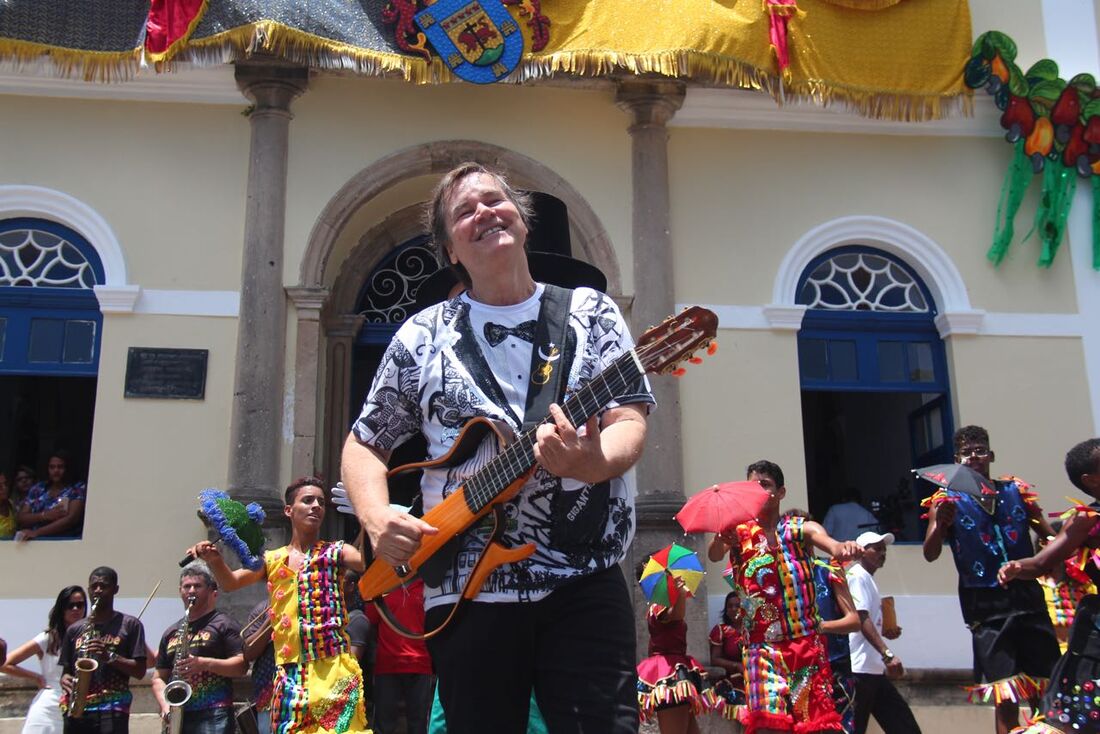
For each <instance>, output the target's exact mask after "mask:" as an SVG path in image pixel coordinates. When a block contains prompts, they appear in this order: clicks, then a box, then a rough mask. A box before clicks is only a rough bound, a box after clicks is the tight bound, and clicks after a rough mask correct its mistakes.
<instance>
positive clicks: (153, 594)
mask: <svg viewBox="0 0 1100 734" xmlns="http://www.w3.org/2000/svg"><path fill="white" fill-rule="evenodd" d="M160 588H161V580H160V579H157V581H156V585H155V587H153V591H151V592H149V599H146V600H145V605H144V606H142V607H141V612H138V618H139V620H141V615H142V614H144V613H145V610H147V609H149V603H150V602H151V601H153V596H155V595H156V590H157V589H160Z"/></svg>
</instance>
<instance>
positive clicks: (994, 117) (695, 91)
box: [668, 87, 1004, 138]
mask: <svg viewBox="0 0 1100 734" xmlns="http://www.w3.org/2000/svg"><path fill="white" fill-rule="evenodd" d="M1000 114H1001V113H1000V111H999V110H998V109H997V107H996V105H994V104H993V98H992V97H991V96H990V95H987V94H986V93H985V92H980V93H978V94H975V95H974V116H973V117H963V116H962V115H956V116H953V117H950V118H947V119H945V120H929V121H927V122H897V121H892V120H875V119H872V118H869V117H862V116H860V115H858V114H856V113H855V112H850V111H847V110H845V109H844V106H843V104H837V105H834V106H832V107H822V106H820V105H815V104H812V103H810V102H792V103H788V104H785V105H782V106H781V105H778V104H776V102H775V100H774V99H772V98H771V97H770V96H768V95H767V94H763V93H761V92H754V91H751V90H745V89H720V88H702V87H690V88H689V89H688V90H687V96H686V97H685V98H684V105H683V106H682V107H681V108H680V109H679V110H678V111H677V112H676V116H675V117H673V118H672V120H671V121H670V122H669V124H668V126H669V127H683V128H719V129H727V130H730V129H732V130H769V131H771V130H786V131H799V132H810V133H843V134H859V135H921V136H933V137H966V138H969V137H978V138H995V137H999V136H1001V135H1003V134H1004V131H1003V130H1001V126H1000V122H999V120H1000Z"/></svg>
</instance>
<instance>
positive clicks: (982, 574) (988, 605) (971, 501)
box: [921, 476, 1053, 704]
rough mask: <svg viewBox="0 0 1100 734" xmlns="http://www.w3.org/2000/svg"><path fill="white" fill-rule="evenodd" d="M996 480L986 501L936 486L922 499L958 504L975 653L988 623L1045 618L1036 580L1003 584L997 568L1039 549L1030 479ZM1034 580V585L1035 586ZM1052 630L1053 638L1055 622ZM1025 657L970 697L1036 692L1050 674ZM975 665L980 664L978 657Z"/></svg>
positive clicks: (956, 548) (957, 539)
mask: <svg viewBox="0 0 1100 734" xmlns="http://www.w3.org/2000/svg"><path fill="white" fill-rule="evenodd" d="M994 485H995V486H996V488H997V491H996V494H995V495H992V494H991V495H990V497H989V498H988V503H987V504H988V507H987V506H983V502H981V501H979V500H978V499H976V498H975V497H972V496H971V495H968V494H964V493H962V492H956V491H953V490H947V489H939V490H937V491H936V492H935V493H934V494H933V495H932V496H931V497H928V498H926V499H925V500H924V501H923V502H922V503H921V505H922V506H923V507H925V508H926V509H928V510H931V509H932V508H934V507H935V506H937V505H938V504H940V503H943V502H951V503H953V504H954V505H955V510H956V515H955V522H954V523H953V525H952V526H951V531H950V533H949V535H948V536H947V539H948V542H949V544H950V546H951V551H952V555H953V557H954V560H955V568H956V570H957V571H958V574H959V602H960V605H961V606H962V613H963V621H965V622H966V624H967V626H968V627H969V628H970V630H971V634H972V635H973V636H974V640H975V641H974V644H975V656H976V657H977V655H978V650H979V647H980V646H981V645H984V644H985V643H982V642H979V637H978V635H979V634H983V632H982V630H983V628H985V627H988V626H989V625H990V624H992V625H994V626H995V625H996V624H998V623H1000V622H999V620H1001V619H1004V618H1007V617H1010V616H1014V615H1016V616H1019V615H1037V616H1040V617H1041V618H1043V619H1045V615H1046V607H1045V605H1044V604H1043V602H1042V593H1041V590H1039V589H1038V584H1035V582H1031V581H1013V582H1012V583H1011V584H1010V587H1009V588H1008V589H1005V588H1002V587H1001V586H1000V584H999V583H998V582H997V570H998V569H999V568H1000V567H1001V565H1002V564H1004V563H1007V562H1008V561H1014V560H1019V559H1023V558H1030V557H1031V556H1032V555H1034V553H1035V549H1034V547H1033V546H1032V544H1031V526H1030V520H1031V515H1032V512H1033V507H1034V506H1036V496H1035V494H1034V493H1033V492H1031V491H1029V490H1030V489H1031V485H1029V484H1027V483H1026V482H1024V481H1023V480H1022V479H1020V478H1018V477H1011V476H1006V477H1002V478H1001V479H999V480H998V481H996V482H995V483H994ZM989 507H991V508H992V509H989ZM1031 585H1034V586H1035V588H1034V589H1031V588H1030V586H1031ZM1025 587H1028V588H1025ZM1031 591H1034V594H1032V593H1030V592H1031ZM1025 604H1026V606H1023V605H1025ZM1033 607H1034V608H1033ZM1044 624H1045V622H1044ZM1050 633H1051V637H1052V639H1053V628H1051V630H1050ZM995 634H996V632H995V630H991V631H990V632H989V634H988V635H985V637H983V638H982V639H986V638H988V639H995V636H994V635H995ZM1052 657H1053V655H1052ZM1026 663H1027V661H1018V667H1017V670H1018V672H1016V673H1015V674H1013V675H1009V676H1005V677H1000V678H997V679H995V680H989V681H988V682H979V683H978V684H977V685H973V686H969V687H967V693H968V695H967V699H968V700H969V701H971V702H973V703H979V704H987V703H990V702H992V703H994V704H999V703H1001V702H1002V701H1011V702H1015V703H1019V702H1022V701H1029V700H1034V699H1036V698H1038V696H1039V695H1041V694H1042V691H1043V688H1044V687H1045V685H1046V680H1047V679H1046V677H1045V675H1042V676H1039V675H1031V674H1028V673H1027V672H1025V671H1021V670H1019V665H1022V664H1026ZM1049 664H1050V663H1049V662H1046V663H1044V665H1049ZM975 666H976V669H977V663H975ZM1040 667H1041V666H1040ZM989 677H994V676H989Z"/></svg>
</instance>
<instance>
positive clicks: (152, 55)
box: [145, 0, 207, 63]
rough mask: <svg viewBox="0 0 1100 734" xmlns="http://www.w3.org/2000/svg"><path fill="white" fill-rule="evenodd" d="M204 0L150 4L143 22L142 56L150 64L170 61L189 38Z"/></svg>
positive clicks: (154, 0) (163, 0)
mask: <svg viewBox="0 0 1100 734" xmlns="http://www.w3.org/2000/svg"><path fill="white" fill-rule="evenodd" d="M206 2H207V0H152V2H151V3H150V5H149V18H148V20H146V22H145V56H146V58H147V59H149V60H150V61H152V62H153V63H160V62H162V61H165V60H167V59H171V58H172V57H173V56H175V55H176V53H177V52H178V51H179V50H180V48H182V47H183V46H184V45H185V44H186V43H187V40H188V39H189V38H190V37H191V34H192V33H193V32H194V30H195V27H196V26H198V24H199V21H200V20H202V14H203V13H204V12H205V11H206Z"/></svg>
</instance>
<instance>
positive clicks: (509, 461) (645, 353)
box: [414, 341, 666, 557]
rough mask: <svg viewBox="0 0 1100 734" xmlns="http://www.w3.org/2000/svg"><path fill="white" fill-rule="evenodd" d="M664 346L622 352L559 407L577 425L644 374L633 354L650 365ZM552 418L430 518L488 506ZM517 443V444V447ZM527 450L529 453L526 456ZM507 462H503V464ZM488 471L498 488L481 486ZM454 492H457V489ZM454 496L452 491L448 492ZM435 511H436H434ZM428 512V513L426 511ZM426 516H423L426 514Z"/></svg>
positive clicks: (460, 516) (529, 461) (440, 521)
mask: <svg viewBox="0 0 1100 734" xmlns="http://www.w3.org/2000/svg"><path fill="white" fill-rule="evenodd" d="M665 348H666V347H665V346H664V345H662V344H661V343H660V342H659V341H658V342H649V343H646V344H642V345H640V346H635V347H634V348H633V349H632V350H628V351H626V352H624V353H623V354H621V355H620V356H619V357H618V358H616V359H615V361H613V362H612V363H611V364H610V365H609V366H608V368H607V369H606V370H603V371H602V372H600V374H598V375H596V376H595V377H593V378H592V379H591V380H590V381H589V382H588V383H587V384H585V385H584V387H582V388H581V389H579V390H577V391H576V392H574V393H573V394H572V395H570V396H569V397H568V398H567V399H566V400H565V401H564V403H563V404H562V410H563V411H564V412H565V414H566V416H567V417H568V418H569V420H570V422H572V423H573V424H574V425H577V423H578V422H579V418H580V417H581V416H582V415H583V416H585V418H584V419H585V420H587V419H588V418H589V417H591V416H592V415H595V414H596V412H598V411H599V409H600V408H601V407H603V406H604V405H606V404H607V403H608V402H610V401H611V400H612V399H613V398H614V393H615V392H618V391H619V390H622V389H625V388H626V387H627V386H628V385H629V383H630V381H632V380H638V379H640V378H641V377H643V376H644V375H645V372H639V371H638V369H637V364H635V363H634V358H633V357H636V358H637V360H638V361H639V362H641V363H642V365H643V366H644V367H647V371H648V367H649V366H650V365H648V364H647V362H648V360H649V358H650V357H652V356H654V355H655V354H657V353H660V352H662V351H664V350H665ZM626 364H630V365H631V367H632V369H631V370H630V373H626V372H624V370H623V368H624V366H626ZM611 377H616V378H617V383H618V384H621V387H618V388H614V387H613V386H612V385H611V384H609V380H610V378H611ZM598 390H602V391H603V392H605V393H607V397H606V399H602V400H600V399H597V391H598ZM588 394H591V395H592V399H593V401H594V402H593V407H592V408H588V407H587V406H586V404H585V400H586V398H587V396H588ZM577 407H580V408H581V409H582V413H580V414H578V413H577V412H575V409H576V408H577ZM551 421H552V417H551V416H546V417H545V418H544V419H543V420H542V421H540V423H539V424H537V425H535V426H533V427H531V428H529V429H528V430H526V431H524V432H523V433H521V434H520V435H519V436H517V437H516V441H515V442H514V443H513V444H511V445H510V446H509V447H508V448H506V449H505V450H504V451H502V452H501V453H499V454H497V455H496V456H495V457H494V458H493V459H491V460H490V461H489V462H488V463H487V464H486V465H485V467H483V468H482V470H481V471H479V472H477V473H476V474H474V475H473V476H472V477H470V478H469V479H468V480H467V481H466V482H464V483H463V485H462V486H461V487H460V488H459V489H458V490H457V492H461V493H462V495H463V498H464V499H465V500H466V501H465V502H463V503H458V502H452V503H451V504H450V505H447V504H446V503H441V504H439V505H436V507H435V508H433V509H432V510H431V511H429V513H427V514H433V513H434V515H433V517H432V518H431V519H432V521H433V522H435V523H436V525H437V526H438V525H448V524H452V523H456V522H460V521H462V520H464V519H466V517H468V516H470V515H476V514H477V512H479V511H480V510H482V509H484V508H485V507H486V506H488V505H489V504H490V503H491V502H492V500H493V499H494V498H496V497H497V496H498V495H499V494H500V493H501V492H503V491H504V490H505V489H507V488H508V486H510V485H511V484H512V483H513V482H515V481H516V480H517V479H519V477H521V476H522V475H523V474H524V473H525V472H527V471H528V470H529V469H530V468H531V466H532V465H533V464H534V444H533V439H534V435H535V433H536V432H537V430H538V427H539V426H540V425H543V424H546V423H550V422H551ZM517 447H518V448H517ZM520 451H522V453H523V456H522V460H521V457H519V456H516V454H517V453H519V452H520ZM528 454H530V456H528ZM502 465H506V466H502ZM508 473H512V474H514V476H513V478H512V479H511V480H510V481H509V480H508ZM483 474H485V475H488V477H489V478H490V479H492V480H494V483H496V484H501V483H503V484H501V486H500V487H499V489H497V490H496V491H495V492H494V491H493V490H492V488H491V487H490V486H483V484H482V481H481V477H482V475H483ZM457 492H456V493H457ZM451 496H453V495H451ZM471 503H473V504H474V505H476V506H477V509H476V510H471V509H470V505H471ZM437 511H438V512H437ZM426 516H427V515H426ZM426 516H425V517H426ZM424 550H425V549H421V550H420V551H418V552H417V553H416V554H414V557H415V556H417V555H421V553H422V552H423V551H424Z"/></svg>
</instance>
